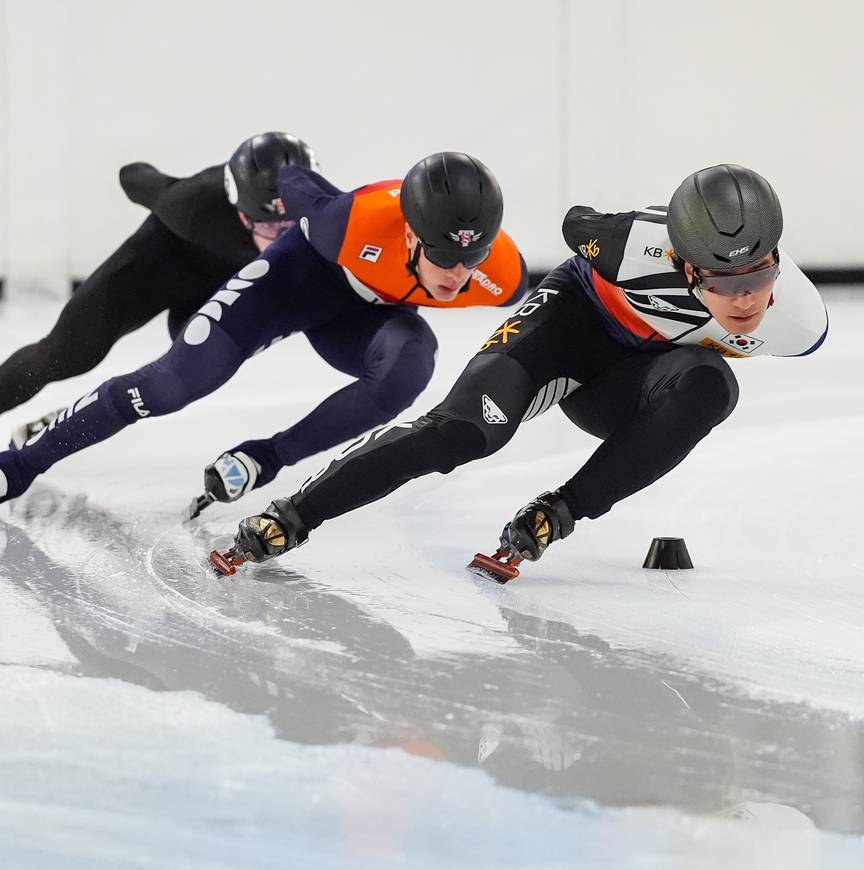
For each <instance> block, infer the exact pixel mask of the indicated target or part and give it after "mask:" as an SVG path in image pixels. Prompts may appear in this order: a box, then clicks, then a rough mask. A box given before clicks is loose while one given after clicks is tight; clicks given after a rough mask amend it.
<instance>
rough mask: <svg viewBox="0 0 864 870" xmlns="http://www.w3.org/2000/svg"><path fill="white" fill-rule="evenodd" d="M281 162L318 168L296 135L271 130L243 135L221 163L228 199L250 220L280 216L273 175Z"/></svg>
mask: <svg viewBox="0 0 864 870" xmlns="http://www.w3.org/2000/svg"><path fill="white" fill-rule="evenodd" d="M283 166H305V167H306V168H307V169H315V170H317V169H318V168H319V167H318V162H317V161H316V160H315V153H314V152H313V151H312V149H311V148H310V147H309V146H308V145H307V144H306V143H305V142H304V141H303V140H302V139H298V138H297V137H296V136H290V135H289V134H288V133H275V132H274V133H261V134H260V135H258V136H253V137H252V138H251V139H247V140H246V141H245V142H243V143H242V144H241V145H240V147H239V148H238V149H237V150H236V151H235V152H234V153H233V154H232V155H231V157H230V158H229V160H228V162H227V163H226V164H225V194H226V196H227V197H228V201H229V202H230V203H231V205H233V206H234V208H236V209H237V210H238V211H242V212H243V214H245V215H246V216H247V217H248V218H249V219H250V220H253V221H279V220H282V216H283V214H284V212H280V206H281V205H282V200H281V199H280V198H279V191H278V190H277V188H276V176H277V175H278V174H279V170H280V169H281V168H282V167H283Z"/></svg>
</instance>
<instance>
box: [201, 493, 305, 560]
mask: <svg viewBox="0 0 864 870" xmlns="http://www.w3.org/2000/svg"><path fill="white" fill-rule="evenodd" d="M308 540H309V532H308V530H307V529H306V527H305V526H304V525H303V520H301V519H300V515H299V514H298V513H297V509H296V508H295V507H294V503H293V502H292V501H291V499H290V498H277V499H276V500H275V501H272V502H270V504H269V505H268V506H267V510H265V511H264V513H262V514H257V515H255V516H252V517H246V519H245V520H242V521H241V523H240V525H239V526H238V528H237V534H236V536H235V537H234V546H233V548H232V549H230V550H228V551H227V552H225V553H220V552H219V551H218V550H213V552H212V553H210V564H211V566H212V567H213V569H214V570H215V571H216V573H217V574H234V573H235V571H236V570H237V566H238V565H242V564H243V563H244V562H266V561H267V560H268V559H272V558H273V557H274V556H281V555H282V553H287V552H288V550H293V549H294V548H295V547H300V546H302V545H303V544H305V543H306V541H308Z"/></svg>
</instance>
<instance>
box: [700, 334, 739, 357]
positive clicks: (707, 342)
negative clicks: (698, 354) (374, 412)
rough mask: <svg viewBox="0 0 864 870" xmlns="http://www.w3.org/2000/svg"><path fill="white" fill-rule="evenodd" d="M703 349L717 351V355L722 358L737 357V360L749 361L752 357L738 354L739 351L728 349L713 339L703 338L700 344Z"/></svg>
mask: <svg viewBox="0 0 864 870" xmlns="http://www.w3.org/2000/svg"><path fill="white" fill-rule="evenodd" d="M699 344H701V345H702V347H710V348H711V350H716V351H717V353H719V354H721V355H722V356H728V357H735V358H736V359H749V358H750V355H749V354H746V353H738V351H735V350H732V348H731V347H726V345H725V344H720V342H719V341H714V339H713V338H703V339H702V341H700V342H699Z"/></svg>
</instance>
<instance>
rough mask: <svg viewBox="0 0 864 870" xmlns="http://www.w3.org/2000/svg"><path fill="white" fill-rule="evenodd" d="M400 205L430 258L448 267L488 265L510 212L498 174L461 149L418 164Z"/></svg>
mask: <svg viewBox="0 0 864 870" xmlns="http://www.w3.org/2000/svg"><path fill="white" fill-rule="evenodd" d="M399 204H400V205H401V207H402V214H403V215H404V216H405V220H406V221H408V225H409V226H410V227H411V229H412V230H413V231H414V233H415V234H416V235H417V238H418V239H419V240H420V244H421V245H422V247H423V250H424V251H425V253H426V256H427V257H428V258H429V260H431V262H433V263H434V264H435V265H436V266H441V267H443V268H445V269H452V268H453V267H454V266H456V264H457V263H463V264H464V265H465V266H467V267H468V268H471V267H473V266H477V265H479V264H480V263H482V262H483V260H485V259H486V257H487V256H488V255H489V250H490V248H491V247H492V242H494V241H495V236H497V235H498V230H500V229H501V218H502V216H503V213H504V201H503V199H502V197H501V188H500V187H499V186H498V182H497V181H496V180H495V176H494V175H492V173H491V172H490V171H489V170H488V169H487V168H486V167H485V166H484V165H483V164H482V163H481V162H480V161H479V160H475V159H474V158H473V157H469V156H468V155H467V154H462V153H461V152H459V151H443V152H441V153H439V154H431V155H430V156H429V157H426V158H424V159H423V160H421V161H420V162H419V163H417V164H416V165H415V166H412V167H411V169H410V170H408V174H407V175H406V176H405V180H404V181H403V182H402V193H401V195H400V198H399ZM419 250H420V248H419V247H418V248H417V251H416V252H415V258H416V256H419Z"/></svg>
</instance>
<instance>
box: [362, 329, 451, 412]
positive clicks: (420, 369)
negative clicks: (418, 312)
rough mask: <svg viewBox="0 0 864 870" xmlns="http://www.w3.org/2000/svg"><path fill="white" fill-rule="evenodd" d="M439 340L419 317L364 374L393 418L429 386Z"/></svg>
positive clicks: (381, 406) (376, 400) (372, 392)
mask: <svg viewBox="0 0 864 870" xmlns="http://www.w3.org/2000/svg"><path fill="white" fill-rule="evenodd" d="M437 349H438V343H437V341H436V340H435V336H434V335H433V334H432V330H431V329H429V327H428V326H427V325H426V323H425V322H424V321H422V320H420V319H419V318H417V325H415V324H411V328H410V329H404V327H403V328H402V329H400V330H399V331H398V333H397V335H395V336H394V337H393V339H391V340H390V341H389V342H387V343H386V345H385V348H384V351H383V353H382V354H381V355H380V356H378V357H377V359H376V360H375V361H374V362H373V363H372V364H371V365H370V367H369V370H368V372H367V374H366V375H365V376H364V378H363V382H364V384H365V385H366V388H367V389H368V390H369V393H370V397H371V399H372V401H373V402H374V403H375V405H376V406H377V407H378V408H379V409H380V410H381V413H382V415H383V419H385V420H390V419H392V418H393V417H395V416H396V415H397V414H399V413H401V412H402V411H404V410H405V409H406V408H407V407H408V406H409V405H410V404H411V403H412V402H413V401H414V400H415V399H416V398H417V397H418V396H419V395H420V393H422V392H423V390H425V389H426V387H427V385H428V384H429V381H430V379H431V378H432V373H433V372H434V370H435V353H436V351H437Z"/></svg>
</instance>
